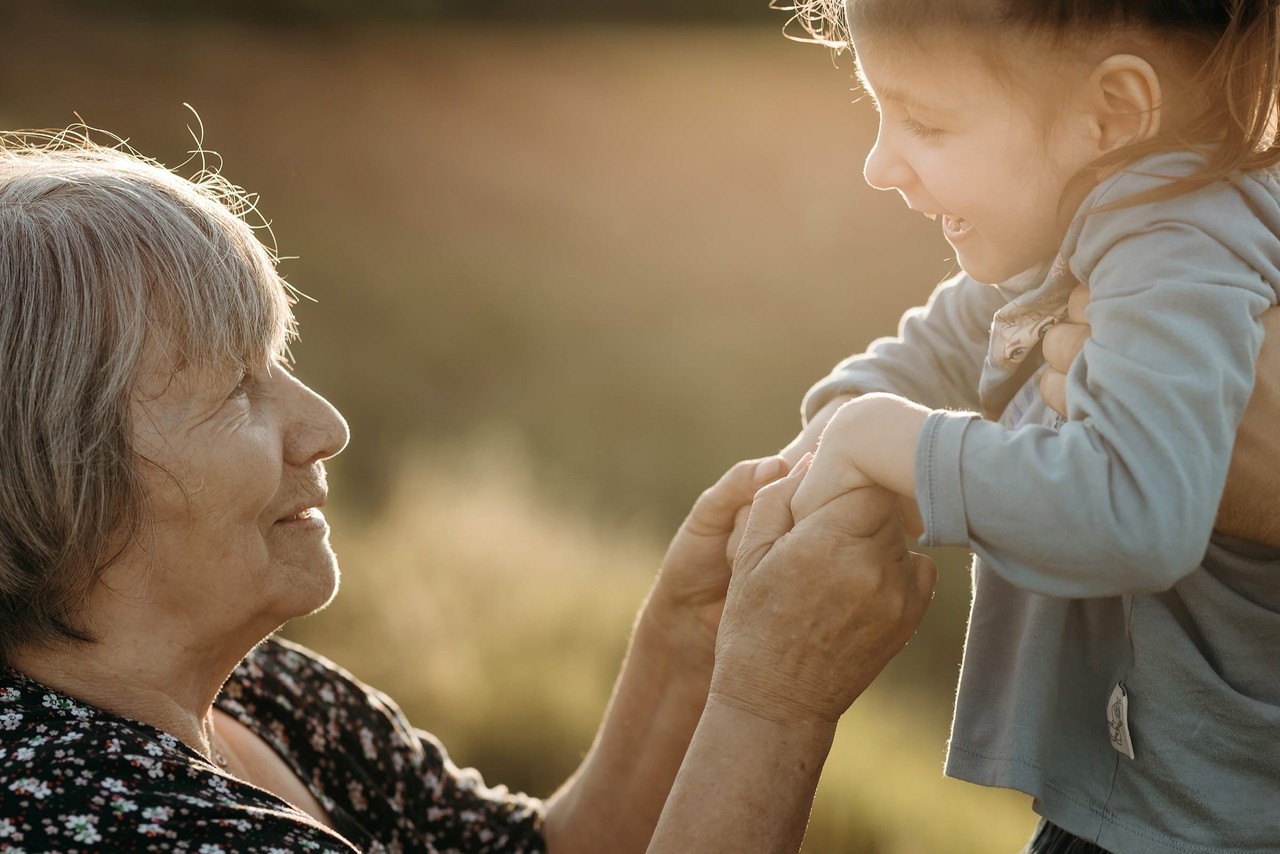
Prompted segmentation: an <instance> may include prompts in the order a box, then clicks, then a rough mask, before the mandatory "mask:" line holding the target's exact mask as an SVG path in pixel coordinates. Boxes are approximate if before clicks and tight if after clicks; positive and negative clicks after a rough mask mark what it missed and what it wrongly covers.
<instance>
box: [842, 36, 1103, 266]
mask: <svg viewBox="0 0 1280 854" xmlns="http://www.w3.org/2000/svg"><path fill="white" fill-rule="evenodd" d="M855 50H856V55H857V58H858V72H859V76H860V77H861V79H862V82H863V85H864V87H865V88H866V91H867V92H868V93H869V94H870V95H871V97H872V98H873V99H874V101H875V103H876V106H877V109H878V110H879V113H880V130H879V133H878V135H877V137H876V144H875V146H874V147H873V148H872V149H871V153H870V154H869V155H868V156H867V161H866V166H865V167H864V170H863V175H864V177H865V178H866V180H867V183H868V184H870V185H871V186H873V187H875V188H877V189H880V190H897V191H898V193H899V194H900V195H901V196H902V199H903V201H905V202H906V203H907V206H908V207H910V208H912V209H913V210H918V211H920V212H921V213H924V214H926V215H927V216H929V217H931V218H935V219H938V220H940V221H941V224H942V233H943V236H944V237H946V239H947V242H949V243H950V244H951V246H952V247H953V248H954V249H955V251H956V257H957V260H958V261H959V263H960V266H961V267H962V268H963V269H964V271H965V272H966V273H968V274H969V275H970V276H972V277H973V278H975V279H977V280H978V281H981V282H987V283H990V284H997V283H999V282H1003V281H1004V280H1006V279H1008V278H1009V277H1011V276H1013V275H1015V274H1017V273H1020V272H1022V271H1023V270H1026V269H1029V268H1031V267H1034V266H1037V265H1040V264H1044V263H1047V262H1049V261H1051V260H1052V259H1053V257H1054V255H1055V254H1056V252H1057V249H1058V243H1059V241H1060V240H1061V238H1062V227H1061V225H1060V222H1061V218H1060V216H1059V204H1060V200H1061V198H1062V194H1063V190H1064V189H1065V188H1066V186H1067V183H1068V181H1069V180H1070V179H1071V178H1072V177H1073V176H1074V175H1075V174H1076V173H1077V172H1078V171H1079V170H1080V169H1082V168H1083V167H1084V166H1085V165H1086V164H1088V163H1089V162H1090V161H1091V160H1093V159H1094V157H1096V156H1097V154H1098V153H1099V152H1098V151H1097V150H1096V144H1095V142H1094V139H1093V136H1092V135H1091V134H1090V132H1089V124H1088V122H1087V120H1086V118H1085V116H1086V112H1085V111H1083V110H1079V111H1077V110H1076V109H1075V108H1074V107H1073V104H1072V95H1071V92H1070V91H1069V88H1070V87H1069V86H1065V85H1059V86H1057V87H1055V88H1054V91H1053V93H1052V94H1051V95H1046V97H1052V98H1055V99H1057V100H1059V101H1060V102H1061V106H1060V107H1056V108H1054V109H1051V110H1045V109H1042V108H1041V107H1040V105H1038V104H1034V103H1033V100H1032V99H1033V97H1034V96H1033V95H1032V94H1031V93H1030V92H1029V91H1022V90H1020V91H1012V90H1010V88H1009V87H1008V86H1007V85H1006V84H1005V83H1003V82H1002V81H1001V80H999V79H997V78H996V77H995V75H994V74H993V73H992V71H991V70H990V69H989V67H988V66H987V65H986V64H984V63H983V61H982V59H981V58H980V57H979V56H978V55H977V54H976V53H975V52H972V51H965V50H963V49H962V48H961V47H952V46H947V47H943V48H941V49H940V50H938V51H933V50H928V51H926V50H925V49H924V48H922V47H921V46H919V45H902V44H896V43H893V41H892V40H891V39H883V38H858V39H855ZM1040 73H1043V72H1040ZM1046 88H1048V87H1047V86H1046ZM1050 103H1052V102H1050ZM1047 122H1051V123H1052V125H1051V128H1047V127H1046V123H1047ZM1068 213H1069V211H1068Z"/></svg>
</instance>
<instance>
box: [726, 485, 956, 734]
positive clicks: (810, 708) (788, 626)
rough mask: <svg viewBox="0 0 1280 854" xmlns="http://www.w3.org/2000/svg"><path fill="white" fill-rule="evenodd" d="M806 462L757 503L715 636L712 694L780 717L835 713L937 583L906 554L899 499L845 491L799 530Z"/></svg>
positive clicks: (817, 717) (899, 639) (873, 672)
mask: <svg viewBox="0 0 1280 854" xmlns="http://www.w3.org/2000/svg"><path fill="white" fill-rule="evenodd" d="M805 468H806V466H805V465H803V464H801V465H799V466H797V467H796V469H795V470H794V471H793V472H792V474H791V475H790V476H788V477H787V478H785V479H783V480H781V481H779V482H777V483H774V484H772V485H770V486H768V487H765V488H764V489H763V490H761V491H760V492H759V493H758V494H757V496H756V500H755V502H754V504H753V507H752V511H751V517H750V520H749V522H748V525H747V531H746V534H745V535H744V536H743V539H742V545H741V547H740V548H739V551H738V555H737V557H736V560H735V563H734V571H733V580H732V582H731V583H730V585H729V591H728V599H727V602H726V605H725V608H724V615H723V618H722V620H721V624H720V634H719V639H718V641H717V644H716V661H715V670H714V673H713V675H712V681H711V693H712V694H713V695H715V696H716V697H717V698H719V699H720V700H722V701H724V702H726V703H729V704H731V705H733V706H735V707H737V708H740V709H743V710H746V711H748V712H751V713H753V714H755V715H758V716H760V717H763V718H767V719H770V720H775V721H806V722H810V721H834V720H836V719H837V718H838V717H839V716H840V715H841V714H842V713H843V712H844V711H845V710H846V709H848V707H849V706H850V704H852V703H853V701H854V699H856V698H857V696H858V695H859V694H861V693H862V691H863V689H865V688H866V686H867V685H869V684H870V683H871V681H872V680H873V679H874V678H875V677H876V676H877V675H878V674H879V673H880V671H881V670H883V669H884V666H885V665H886V664H887V663H888V662H889V660H890V659H891V658H893V656H894V655H896V654H897V653H898V652H899V651H900V650H901V649H902V647H903V646H905V645H906V643H907V640H908V639H909V638H910V637H911V635H912V634H913V633H914V632H915V630H916V627H917V626H918V625H919V623H920V620H921V619H922V618H923V616H924V612H925V610H926V608H927V607H928V604H929V600H930V599H931V597H932V595H933V587H934V584H935V582H936V581H937V570H936V568H935V567H934V564H933V561H932V560H930V559H929V558H927V557H924V556H922V555H915V554H912V553H911V552H909V551H907V547H906V542H905V539H904V532H903V529H902V525H901V520H900V517H899V514H898V502H897V499H896V496H894V495H893V494H892V493H890V492H888V491H887V490H884V489H880V488H879V487H868V488H865V489H858V490H855V491H853V492H849V493H846V494H844V495H841V496H840V497H838V498H836V499H835V500H833V501H831V502H830V503H828V504H827V505H825V506H823V507H821V508H819V509H818V510H817V511H815V512H814V513H813V514H812V515H811V516H809V517H808V518H807V519H805V520H804V521H803V522H800V523H798V524H796V525H795V526H794V528H793V524H792V517H791V499H792V497H793V496H794V494H795V491H796V488H797V487H798V486H799V483H800V480H801V478H802V477H803V476H804V470H805Z"/></svg>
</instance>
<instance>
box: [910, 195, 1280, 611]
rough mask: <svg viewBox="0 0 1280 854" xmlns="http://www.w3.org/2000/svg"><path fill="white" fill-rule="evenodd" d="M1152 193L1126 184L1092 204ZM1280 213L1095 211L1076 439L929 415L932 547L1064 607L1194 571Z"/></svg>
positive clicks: (1267, 286)
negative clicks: (965, 553) (953, 548)
mask: <svg viewBox="0 0 1280 854" xmlns="http://www.w3.org/2000/svg"><path fill="white" fill-rule="evenodd" d="M1152 180H1153V179H1152V178H1151V176H1149V175H1148V176H1134V175H1132V174H1130V175H1126V176H1125V177H1124V178H1123V179H1122V180H1118V181H1115V182H1114V183H1113V184H1112V185H1111V186H1110V187H1109V188H1107V191H1106V192H1105V193H1103V194H1101V196H1100V197H1099V198H1097V199H1096V201H1095V203H1094V204H1095V205H1096V206H1102V205H1105V204H1106V203H1107V202H1110V201H1114V200H1116V199H1120V198H1124V197H1125V196H1127V195H1129V194H1131V193H1135V192H1140V191H1141V190H1143V189H1149V188H1150V187H1151V186H1152V184H1151V181H1152ZM1276 207H1277V205H1276V201H1275V191H1274V188H1265V187H1263V186H1262V185H1261V183H1260V182H1259V181H1252V183H1245V184H1227V183H1226V182H1223V183H1222V185H1221V186H1216V187H1213V188H1208V189H1205V190H1201V191H1198V192H1196V193H1192V194H1187V195H1183V196H1179V197H1177V198H1174V199H1171V200H1166V201H1162V202H1160V203H1159V204H1144V205H1138V206H1129V207H1120V208H1118V209H1111V210H1097V209H1096V207H1095V208H1093V213H1091V214H1090V215H1089V216H1087V217H1085V218H1084V219H1083V220H1082V221H1081V224H1080V226H1079V228H1078V238H1077V239H1076V241H1075V251H1074V252H1072V254H1071V257H1070V264H1071V269H1072V272H1073V273H1074V274H1075V275H1076V277H1077V278H1078V279H1080V280H1081V281H1083V282H1087V283H1088V285H1089V287H1090V292H1091V300H1090V304H1089V308H1088V310H1087V318H1088V320H1089V322H1090V324H1091V325H1092V337H1091V338H1090V340H1089V341H1088V342H1087V343H1086V344H1085V346H1084V350H1083V352H1082V354H1081V356H1080V357H1078V358H1077V359H1076V361H1075V362H1074V363H1073V365H1072V367H1071V370H1070V372H1069V373H1068V376H1067V406H1068V420H1067V422H1066V423H1065V424H1064V425H1063V426H1062V427H1061V428H1060V429H1059V430H1058V431H1054V430H1051V429H1048V428H1043V427H1034V426H1030V427H1022V428H1019V429H1013V430H1010V429H1007V428H1005V427H1002V426H1000V425H998V424H995V423H992V422H989V421H984V420H982V419H981V418H979V417H977V416H975V415H969V414H960V413H946V412H935V413H933V414H932V415H931V416H930V417H929V418H928V419H927V421H926V423H925V427H924V430H923V431H922V434H921V438H920V442H919V444H918V445H917V453H916V463H917V465H916V486H917V497H918V499H919V501H920V504H921V509H922V513H923V515H924V517H925V522H926V535H925V538H924V542H925V543H926V544H929V545H940V544H967V545H969V547H970V548H971V549H973V551H974V552H975V553H976V554H977V555H979V556H980V557H981V558H983V559H984V560H985V561H987V562H988V563H989V564H990V565H991V566H992V567H993V568H994V569H995V571H996V572H998V573H999V574H1001V575H1002V576H1004V577H1005V578H1006V580H1008V581H1010V582H1011V583H1013V584H1015V585H1017V586H1019V587H1022V588H1024V589H1027V590H1030V591H1032V592H1036V593H1042V594H1047V595H1054V596H1067V597H1091V596H1109V595H1119V594H1125V593H1139V592H1148V591H1157V590H1163V589H1167V588H1168V587H1170V586H1172V585H1173V584H1174V583H1176V582H1177V581H1178V580H1179V579H1180V578H1182V577H1183V576H1184V575H1186V574H1187V573H1189V572H1191V571H1192V570H1194V569H1195V567H1196V566H1198V565H1199V563H1200V562H1201V559H1202V558H1203V555H1204V552H1205V549H1206V548H1207V546H1208V541H1209V537H1210V534H1211V532H1212V529H1213V522H1214V517H1215V515H1216V512H1217V507H1218V503H1219V499H1220V497H1221V494H1222V489H1223V485H1224V483H1225V480H1226V473H1227V465H1228V462H1229V460H1230V455H1231V448H1232V444H1233V442H1234V437H1235V431H1236V427H1237V425H1238V422H1239V419H1240V417H1241V415H1242V414H1243V411H1244V407H1245V405H1246V403H1247V402H1248V398H1249V395H1250V392H1251V390H1252V387H1253V378H1254V361H1255V358H1256V356H1257V352H1258V349H1259V347H1260V346H1261V342H1262V331H1261V326H1260V324H1259V322H1258V317H1259V315H1260V314H1261V313H1262V312H1263V311H1265V310H1266V309H1267V308H1268V307H1269V306H1270V305H1271V304H1272V303H1273V302H1274V301H1275V291H1274V285H1273V283H1275V282H1280V269H1278V264H1280V241H1278V240H1277V237H1276V234H1275V233H1274V231H1275V225H1276V222H1277V220H1280V217H1278V216H1277V215H1276V213H1275V209H1276ZM1069 239H1070V238H1069Z"/></svg>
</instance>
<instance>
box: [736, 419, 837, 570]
mask: <svg viewBox="0 0 1280 854" xmlns="http://www.w3.org/2000/svg"><path fill="white" fill-rule="evenodd" d="M850 400H853V395H848V394H842V395H837V396H836V397H833V398H832V399H831V400H829V401H827V402H826V404H824V405H823V407H822V408H821V409H819V410H818V411H817V412H815V413H814V414H813V417H812V418H810V419H809V420H808V422H806V423H805V425H804V428H803V429H802V430H801V431H800V432H799V433H798V434H796V437H795V438H794V439H792V440H791V441H790V442H789V443H788V444H787V446H786V447H785V448H783V449H782V450H781V451H778V456H780V457H782V459H784V460H786V463H787V470H788V471H790V470H791V469H792V468H794V467H795V465H796V463H798V462H800V459H801V457H803V456H804V455H805V454H811V453H813V452H814V451H815V450H817V448H818V439H819V438H820V437H821V436H822V431H823V429H824V428H826V426H827V422H828V421H830V420H831V416H832V415H834V414H835V412H836V410H837V409H839V408H840V407H841V406H842V405H844V404H845V403H848V402H849V401H850ZM750 513H751V505H750V504H745V505H743V506H742V508H741V509H739V510H738V515H737V517H736V518H734V520H733V533H731V534H730V535H729V542H728V544H727V545H726V547H725V552H726V553H727V554H728V556H729V563H733V556H734V555H736V554H737V553H738V543H739V542H741V541H742V534H743V532H744V531H746V529H747V516H748V515H750Z"/></svg>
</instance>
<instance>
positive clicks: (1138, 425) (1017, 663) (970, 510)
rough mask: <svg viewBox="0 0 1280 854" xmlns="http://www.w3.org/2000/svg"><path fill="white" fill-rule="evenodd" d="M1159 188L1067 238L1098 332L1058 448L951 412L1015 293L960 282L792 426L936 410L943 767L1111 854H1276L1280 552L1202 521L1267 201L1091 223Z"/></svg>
mask: <svg viewBox="0 0 1280 854" xmlns="http://www.w3.org/2000/svg"><path fill="white" fill-rule="evenodd" d="M1193 164H1194V161H1193V160H1192V159H1191V158H1190V156H1189V155H1162V156H1160V157H1158V158H1152V159H1149V160H1147V161H1144V162H1143V163H1142V164H1141V165H1140V169H1141V172H1144V173H1152V172H1154V173H1157V174H1164V175H1168V174H1182V173H1185V172H1186V171H1187V170H1188V169H1189V168H1190V167H1191V166H1192V165H1193ZM1159 180H1160V179H1157V178H1154V177H1151V175H1150V174H1145V175H1144V174H1139V173H1138V171H1130V172H1127V173H1123V174H1121V175H1118V176H1115V177H1113V178H1111V179H1109V180H1108V181H1107V182H1105V183H1104V184H1102V185H1101V186H1099V187H1098V188H1097V189H1096V190H1095V191H1094V193H1093V194H1091V196H1090V198H1089V199H1087V200H1086V202H1085V203H1084V205H1083V206H1082V210H1090V211H1093V212H1092V213H1091V214H1090V215H1089V216H1085V217H1077V219H1076V221H1075V222H1074V223H1073V225H1072V227H1071V229H1070V231H1069V233H1068V236H1067V239H1066V241H1065V242H1064V245H1063V252H1062V257H1063V260H1064V261H1065V262H1066V263H1067V264H1068V266H1069V268H1070V271H1071V273H1073V274H1074V275H1075V277H1076V278H1077V279H1079V280H1080V281H1082V282H1086V283H1087V284H1088V285H1089V287H1090V292H1091V301H1090V305H1089V308H1088V312H1087V316H1088V319H1089V321H1090V323H1091V325H1092V329H1093V331H1092V338H1091V339H1090V341H1089V342H1088V343H1087V344H1086V345H1085V348H1084V351H1083V352H1082V354H1081V356H1080V357H1079V358H1077V360H1076V362H1075V363H1074V364H1073V366H1072V368H1071V371H1070V372H1069V374H1068V378H1067V403H1068V419H1067V421H1066V423H1064V424H1063V425H1062V426H1061V428H1060V429H1058V430H1053V429H1049V428H1047V427H1042V426H1038V425H1035V424H1032V425H1028V426H1022V427H1017V428H1010V427H1007V426H1004V425H1001V424H997V423H993V422H990V421H986V420H983V419H982V418H980V417H979V416H977V415H974V414H973V413H972V412H956V411H948V410H951V409H954V408H959V409H967V410H972V409H976V408H977V403H978V402H977V394H976V389H977V385H978V379H979V376H980V373H981V370H982V364H983V359H984V356H985V355H986V352H987V346H988V337H989V332H990V323H991V317H992V314H993V313H994V312H995V310H996V309H997V308H999V307H1000V306H1001V305H1002V304H1003V303H1004V302H1005V300H1006V298H1007V297H1008V296H1009V295H1008V294H1007V293H1002V292H1001V291H1000V290H999V289H996V288H991V287H987V286H984V285H980V284H978V283H976V282H973V281H972V280H968V279H965V278H959V279H953V280H951V281H949V282H946V283H944V284H943V285H942V286H941V287H940V288H939V289H938V291H937V292H936V293H935V294H934V296H933V297H932V299H931V300H930V302H929V304H928V305H927V306H925V307H924V308H923V309H921V310H918V311H915V312H912V313H909V314H908V315H907V317H906V318H904V322H903V325H902V328H901V331H900V335H899V337H898V338H896V339H886V340H882V341H878V342H876V343H875V344H873V345H872V347H871V348H870V350H869V351H868V353H867V354H865V355H863V356H859V357H854V358H853V359H850V360H846V361H845V362H843V363H841V364H840V365H839V366H837V368H836V369H835V371H833V373H832V374H831V376H829V377H828V378H827V379H825V380H823V381H822V382H820V383H819V384H818V385H816V386H815V387H814V388H813V389H812V390H811V391H810V393H809V394H808V395H807V396H806V402H805V408H806V412H808V413H812V412H814V411H816V410H817V408H819V407H820V406H821V404H822V403H823V402H825V401H826V400H828V399H830V397H831V396H833V395H835V394H837V393H855V394H856V393H861V392H867V391H891V392H896V393H898V394H902V395H904V396H906V397H909V398H912V399H914V400H917V401H918V402H920V403H923V404H925V405H927V406H930V407H935V408H937V409H938V410H939V411H937V412H935V413H933V414H932V415H930V416H929V418H928V420H927V421H926V424H925V428H924V430H923V431H922V434H921V438H920V442H919V445H918V448H917V456H916V490H917V498H918V500H919V502H920V506H921V511H922V513H923V515H924V519H925V523H926V534H925V537H924V540H923V542H925V543H926V544H931V545H942V544H964V545H967V546H968V547H969V548H970V549H972V550H973V552H974V553H975V555H976V558H977V559H976V561H975V565H974V601H973V608H972V613H971V616H970V623H969V634H968V639H967V641H966V646H965V657H964V664H963V667H962V670H961V678H960V686H959V689H958V692H957V699H956V712H955V719H954V723H953V727H952V737H951V743H950V747H949V751H948V758H947V772H948V773H949V774H952V775H953V776H957V777H961V778H964V779H968V780H971V781H974V782H977V783H982V784H985V785H997V786H1009V787H1012V788H1017V789H1020V790H1022V791H1025V792H1028V793H1029V794H1031V795H1033V796H1034V797H1035V798H1036V799H1037V809H1038V810H1039V811H1040V812H1041V813H1042V814H1043V815H1045V816H1046V817H1047V818H1049V819H1050V820H1052V821H1054V822H1055V823H1057V824H1059V825H1062V826H1063V827H1066V828H1067V829H1068V830H1071V831H1072V832H1074V833H1076V834H1078V835H1080V836H1083V837H1085V838H1088V839H1092V840H1095V841H1096V842H1097V843H1098V844H1099V845H1101V846H1102V847H1104V848H1108V849H1110V850H1114V851H1117V852H1126V854H1127V852H1135V854H1157V852H1170V851H1173V852H1193V853H1194V854H1210V852H1213V854H1232V852H1240V853H1241V854H1243V852H1263V851H1267V852H1276V851H1280V552H1275V551H1272V550H1270V549H1266V548H1263V547H1260V546H1256V545H1253V544H1249V543H1245V542H1243V541H1240V540H1233V539H1230V538H1226V537H1222V536H1214V535H1213V533H1212V528H1213V520H1214V516H1215V515H1216V510H1217V506H1218V503H1219V499H1220V497H1221V492H1222V487H1223V483H1224V482H1225V478H1226V471H1227V464H1228V461H1229V458H1230V453H1231V447H1232V443H1233V440H1234V434H1235V430H1236V427H1237V425H1238V422H1239V419H1240V416H1241V414H1242V413H1243V410H1244V406H1245V404H1246V403H1247V400H1248V397H1249V394H1250V391H1251V389H1252V387H1253V371H1254V361H1255V357H1256V355H1257V351H1258V348H1259V347H1260V345H1261V340H1262V333H1261V327H1260V325H1259V323H1258V317H1259V315H1260V314H1261V313H1262V312H1263V311H1264V310H1266V309H1267V308H1268V307H1269V306H1271V305H1272V304H1273V303H1275V302H1276V297H1277V290H1278V288H1280V236H1278V235H1280V182H1278V181H1277V179H1276V177H1275V176H1274V175H1272V174H1261V173H1260V174H1254V175H1249V176H1245V177H1242V178H1240V179H1239V180H1237V181H1235V182H1225V181H1224V182H1220V183H1218V184H1215V185H1213V186H1212V187H1209V188H1206V189H1204V190H1200V191H1197V192H1195V193H1192V194H1189V195H1185V196H1180V197H1177V198H1174V199H1170V200H1166V201H1161V202H1159V203H1156V204H1145V205H1138V206H1130V207H1121V208H1118V209H1113V210H1105V211H1099V210H1097V209H1098V207H1099V206H1102V205H1105V204H1107V203H1108V202H1111V201H1115V200H1117V199H1120V198H1124V197H1127V196H1129V195H1131V194H1133V193H1136V192H1140V191H1142V190H1144V189H1147V188H1149V187H1151V186H1154V185H1155V184H1157V183H1158V182H1159ZM1121 685H1122V686H1123V692H1121V690H1120V689H1119V688H1118V686H1121ZM1121 693H1123V694H1124V697H1123V701H1124V702H1125V703H1127V709H1123V710H1122V709H1120V707H1119V705H1118V703H1119V699H1120V694H1121ZM1118 733H1122V734H1123V737H1122V735H1120V734H1118ZM1113 738H1114V744H1119V745H1120V747H1126V746H1127V745H1126V744H1125V741H1126V739H1127V740H1128V743H1129V744H1131V746H1132V750H1133V754H1134V755H1133V758H1129V757H1128V756H1127V755H1126V754H1124V753H1122V752H1120V750H1119V749H1118V748H1117V747H1116V746H1113Z"/></svg>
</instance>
